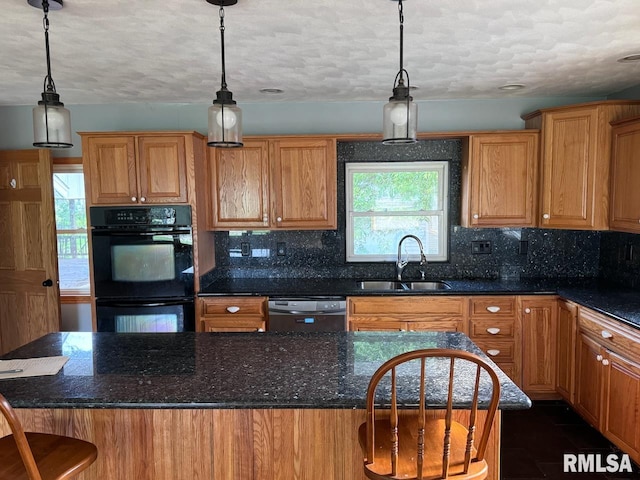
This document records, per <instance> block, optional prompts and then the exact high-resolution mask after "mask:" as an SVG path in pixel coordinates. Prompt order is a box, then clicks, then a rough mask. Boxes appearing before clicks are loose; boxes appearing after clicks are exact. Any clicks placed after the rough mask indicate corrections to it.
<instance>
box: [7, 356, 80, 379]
mask: <svg viewBox="0 0 640 480" xmlns="http://www.w3.org/2000/svg"><path fill="white" fill-rule="evenodd" d="M67 360H69V357H67V356H59V357H38V358H16V359H13V360H0V380H5V379H8V378H21V377H39V376H41V375H55V374H56V373H58V372H59V371H60V369H61V368H62V367H63V366H64V364H65V363H67Z"/></svg>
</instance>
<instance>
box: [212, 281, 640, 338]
mask: <svg viewBox="0 0 640 480" xmlns="http://www.w3.org/2000/svg"><path fill="white" fill-rule="evenodd" d="M444 281H445V282H446V283H447V284H449V286H450V287H451V288H449V289H446V290H434V291H424V290H415V291H405V290H386V291H373V290H362V289H359V288H358V286H357V284H358V281H357V280H352V279H343V278H338V279H336V278H331V279H319V278H313V279H307V278H230V279H221V280H217V281H214V282H213V283H211V284H209V285H207V286H206V287H204V288H202V290H201V291H200V293H199V295H200V296H217V295H264V296H269V297H287V296H345V297H346V296H357V295H367V296H375V295H407V296H410V295H560V296H561V297H563V298H565V299H567V300H571V301H574V302H576V303H579V304H581V305H583V306H585V307H589V308H591V309H593V310H596V311H598V312H601V313H603V314H605V315H608V316H610V317H612V318H614V319H616V320H618V321H621V322H624V323H626V324H628V325H630V326H632V327H634V328H640V291H638V290H631V289H628V288H623V287H618V286H615V285H611V284H607V283H602V282H599V281H597V280H594V279H570V278H569V279H557V280H556V279H523V280H482V279H478V280H476V279H471V280H448V279H445V280H444Z"/></svg>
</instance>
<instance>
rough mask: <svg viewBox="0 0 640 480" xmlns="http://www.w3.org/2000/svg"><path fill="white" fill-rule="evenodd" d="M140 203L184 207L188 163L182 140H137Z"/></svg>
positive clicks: (163, 138)
mask: <svg viewBox="0 0 640 480" xmlns="http://www.w3.org/2000/svg"><path fill="white" fill-rule="evenodd" d="M137 160H138V162H137V165H138V185H139V186H140V188H139V201H140V203H172V204H173V203H186V202H187V160H186V156H185V138H184V136H174V135H171V136H165V135H153V136H146V135H145V136H140V137H138V159H137Z"/></svg>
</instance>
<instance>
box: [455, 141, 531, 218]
mask: <svg viewBox="0 0 640 480" xmlns="http://www.w3.org/2000/svg"><path fill="white" fill-rule="evenodd" d="M538 143H539V133H538V131H537V130H532V131H526V130H523V131H508V132H496V133H472V134H471V135H469V140H468V145H467V147H468V148H467V151H466V153H465V156H464V158H463V165H462V182H463V189H462V218H461V222H462V225H463V226H465V227H505V226H509V227H534V226H535V225H536V212H537V208H536V207H537V201H538V176H537V175H538V159H539V157H538Z"/></svg>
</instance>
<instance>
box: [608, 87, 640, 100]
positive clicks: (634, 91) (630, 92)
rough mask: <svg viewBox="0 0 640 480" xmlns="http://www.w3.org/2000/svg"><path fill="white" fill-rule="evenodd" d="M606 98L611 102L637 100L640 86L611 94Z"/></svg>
mask: <svg viewBox="0 0 640 480" xmlns="http://www.w3.org/2000/svg"><path fill="white" fill-rule="evenodd" d="M607 98H609V99H611V100H621V99H625V100H638V99H640V85H636V86H635V87H631V88H627V89H625V90H621V91H619V92H616V93H612V94H611V95H609V96H608V97H607Z"/></svg>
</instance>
